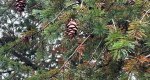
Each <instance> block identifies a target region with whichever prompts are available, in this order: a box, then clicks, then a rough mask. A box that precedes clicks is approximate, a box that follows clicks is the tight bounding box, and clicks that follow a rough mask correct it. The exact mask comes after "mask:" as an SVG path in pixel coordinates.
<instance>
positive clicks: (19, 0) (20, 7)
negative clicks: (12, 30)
mask: <svg viewBox="0 0 150 80" xmlns="http://www.w3.org/2000/svg"><path fill="white" fill-rule="evenodd" d="M25 6H26V0H16V3H15V9H16V11H17V12H20V13H21V12H23V11H24V8H25Z"/></svg>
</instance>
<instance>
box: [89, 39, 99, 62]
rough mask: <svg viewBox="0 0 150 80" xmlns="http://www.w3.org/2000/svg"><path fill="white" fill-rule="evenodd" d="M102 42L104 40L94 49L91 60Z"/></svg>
mask: <svg viewBox="0 0 150 80" xmlns="http://www.w3.org/2000/svg"><path fill="white" fill-rule="evenodd" d="M101 42H102V40H101V41H100V42H99V43H98V45H97V47H96V48H95V49H94V52H93V53H92V57H91V59H90V60H89V61H91V60H92V59H93V55H94V54H95V53H96V51H97V49H98V48H99V46H100V44H101Z"/></svg>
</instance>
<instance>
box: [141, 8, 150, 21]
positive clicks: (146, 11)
mask: <svg viewBox="0 0 150 80" xmlns="http://www.w3.org/2000/svg"><path fill="white" fill-rule="evenodd" d="M149 11H150V9H149V10H147V11H146V12H145V14H144V15H143V16H142V18H141V20H140V23H142V20H143V19H144V17H145V16H146V15H147V14H148V12H149Z"/></svg>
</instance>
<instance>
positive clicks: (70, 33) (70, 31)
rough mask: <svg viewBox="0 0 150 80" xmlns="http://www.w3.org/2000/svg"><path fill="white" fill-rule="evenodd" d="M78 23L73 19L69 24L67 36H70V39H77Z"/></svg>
mask: <svg viewBox="0 0 150 80" xmlns="http://www.w3.org/2000/svg"><path fill="white" fill-rule="evenodd" d="M77 29H78V28H77V23H76V22H75V20H73V19H71V20H70V21H69V23H68V24H67V26H66V32H65V33H66V35H68V36H69V37H70V38H73V37H75V35H76V34H77Z"/></svg>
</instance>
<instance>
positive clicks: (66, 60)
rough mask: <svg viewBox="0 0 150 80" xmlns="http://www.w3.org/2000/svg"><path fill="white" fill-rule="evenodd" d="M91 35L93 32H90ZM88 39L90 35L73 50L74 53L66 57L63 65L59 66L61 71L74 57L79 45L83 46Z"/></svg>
mask: <svg viewBox="0 0 150 80" xmlns="http://www.w3.org/2000/svg"><path fill="white" fill-rule="evenodd" d="M92 33H93V32H92ZM89 37H90V35H89V36H88V37H86V38H85V40H84V41H83V42H82V43H81V44H80V45H79V46H78V47H77V48H76V49H75V50H74V52H73V53H72V54H71V55H70V56H69V57H68V59H67V60H66V61H65V62H64V64H63V65H62V66H61V68H60V70H61V69H63V67H64V66H65V65H66V64H67V63H68V62H69V60H70V59H71V58H72V56H73V55H75V53H76V51H77V49H78V48H79V47H80V46H81V45H83V44H84V43H85V42H86V41H87V39H88V38H89Z"/></svg>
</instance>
